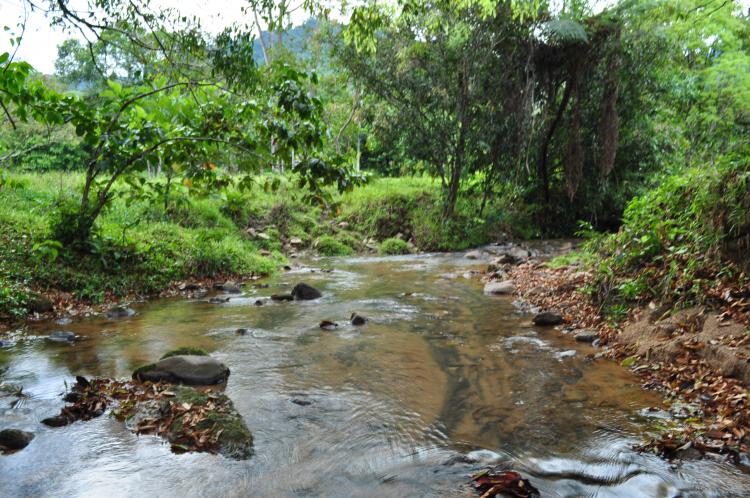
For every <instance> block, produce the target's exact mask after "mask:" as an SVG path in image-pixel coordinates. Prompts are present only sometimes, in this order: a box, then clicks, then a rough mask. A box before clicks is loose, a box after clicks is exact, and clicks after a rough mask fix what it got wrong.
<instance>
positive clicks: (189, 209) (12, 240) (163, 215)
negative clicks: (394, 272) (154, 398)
mask: <svg viewBox="0 0 750 498" xmlns="http://www.w3.org/2000/svg"><path fill="white" fill-rule="evenodd" d="M269 179H270V180H274V179H276V177H259V178H258V179H257V182H256V183H257V187H256V188H253V189H252V190H251V191H249V192H240V191H238V190H234V189H232V188H230V189H228V190H226V191H224V192H222V193H221V194H211V195H206V196H196V195H188V192H187V190H186V189H185V187H184V186H179V185H178V186H174V185H173V186H172V187H171V191H170V194H169V196H168V198H167V199H164V195H163V193H162V194H161V196H160V197H159V196H157V193H158V192H154V193H151V194H147V195H143V194H141V195H139V196H134V195H132V194H133V191H132V187H130V186H128V185H127V184H125V183H122V184H120V185H119V186H118V187H117V191H116V195H115V198H114V200H113V202H112V203H111V206H110V207H109V208H108V210H107V211H106V212H104V213H103V214H102V216H100V218H99V220H98V221H97V226H96V232H95V236H94V237H93V239H92V241H91V242H90V244H89V246H88V250H87V251H85V252H73V251H69V250H67V249H66V248H64V247H62V246H61V245H60V244H59V243H57V242H56V232H55V230H59V229H60V227H59V225H60V223H59V221H58V220H59V216H60V212H63V211H65V209H69V207H70V206H72V205H75V202H76V199H77V193H78V192H80V188H81V184H82V180H83V179H82V177H81V175H79V174H77V173H70V172H50V173H43V174H31V173H16V174H10V175H8V174H6V175H5V180H4V181H3V183H2V184H0V233H2V235H0V237H2V244H0V315H2V316H4V317H5V318H6V319H7V318H22V317H23V316H25V315H26V314H27V313H28V312H29V310H30V309H34V308H35V307H36V306H35V303H36V304H37V305H38V304H39V302H38V301H39V299H38V297H39V296H43V295H49V294H50V293H56V295H62V296H65V297H66V298H67V299H70V300H75V301H80V302H84V303H89V304H99V303H103V302H108V301H114V300H119V299H122V298H124V297H126V296H133V295H138V296H147V295H153V294H156V293H159V292H160V291H162V290H164V289H165V288H167V287H168V286H169V285H170V283H172V282H175V281H181V280H186V279H200V278H224V277H228V276H248V275H252V274H256V275H257V274H271V273H273V272H275V271H277V269H278V268H279V267H280V266H281V265H283V264H284V263H285V261H286V257H285V255H286V254H287V253H289V252H292V251H300V250H307V251H310V252H313V253H317V254H323V255H346V254H354V253H359V252H365V251H369V252H380V253H382V254H392V253H403V252H408V251H415V250H455V249H464V248H467V247H470V246H474V245H478V244H482V243H485V242H488V241H490V240H492V239H493V237H495V236H496V234H497V232H498V230H499V227H500V222H499V217H498V216H496V215H495V214H494V213H495V212H493V211H491V210H489V209H488V213H492V214H489V215H486V216H484V217H479V216H478V215H477V213H478V211H479V209H478V206H476V205H473V204H472V203H471V202H468V201H467V202H464V203H463V204H462V205H460V206H459V209H458V214H457V216H456V218H455V219H454V220H452V221H451V222H449V223H443V222H441V221H440V219H441V218H440V209H441V191H440V184H439V183H438V182H436V181H434V180H432V179H430V178H399V179H392V178H391V179H374V180H371V181H370V182H369V183H368V184H367V185H365V186H363V187H360V188H358V189H356V190H354V191H353V192H349V193H346V194H344V195H342V196H334V203H333V204H332V205H331V206H329V207H327V208H325V209H324V208H321V207H320V206H318V205H310V204H309V203H307V202H305V200H304V195H305V193H304V192H302V191H300V190H299V189H298V188H296V186H295V184H294V183H293V182H291V181H288V180H287V179H285V178H282V177H278V180H279V186H278V188H277V189H276V190H275V191H266V190H265V189H263V188H261V186H262V185H263V184H265V182H266V181H267V180H269ZM162 185H163V182H162ZM407 241H408V243H407ZM42 301H44V300H42Z"/></svg>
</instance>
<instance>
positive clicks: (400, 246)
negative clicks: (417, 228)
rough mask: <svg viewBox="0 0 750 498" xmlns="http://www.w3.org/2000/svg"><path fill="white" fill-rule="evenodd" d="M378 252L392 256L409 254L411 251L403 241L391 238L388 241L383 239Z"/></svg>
mask: <svg viewBox="0 0 750 498" xmlns="http://www.w3.org/2000/svg"><path fill="white" fill-rule="evenodd" d="M378 252H379V253H380V254H383V255H392V254H409V253H410V252H411V251H410V250H409V245H408V244H407V243H406V242H405V241H403V240H401V239H399V238H396V237H392V238H390V239H385V240H384V241H383V242H381V243H380V248H379V249H378Z"/></svg>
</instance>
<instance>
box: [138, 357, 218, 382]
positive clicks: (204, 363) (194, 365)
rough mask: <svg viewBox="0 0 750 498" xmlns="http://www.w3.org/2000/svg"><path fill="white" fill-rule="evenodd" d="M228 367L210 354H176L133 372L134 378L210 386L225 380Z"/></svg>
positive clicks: (142, 380)
mask: <svg viewBox="0 0 750 498" xmlns="http://www.w3.org/2000/svg"><path fill="white" fill-rule="evenodd" d="M227 377H229V369H228V368H227V366H226V365H224V364H223V363H221V362H220V361H218V360H215V359H213V358H211V357H210V356H197V355H177V356H170V357H169V358H165V359H163V360H159V361H158V362H156V363H153V364H151V365H146V366H143V367H140V368H138V369H137V370H136V371H135V372H133V378H134V379H135V380H138V381H141V382H144V381H151V382H160V381H164V382H171V383H174V384H188V385H196V386H210V385H214V384H221V383H224V382H226V380H227Z"/></svg>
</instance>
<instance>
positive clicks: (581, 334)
mask: <svg viewBox="0 0 750 498" xmlns="http://www.w3.org/2000/svg"><path fill="white" fill-rule="evenodd" d="M573 337H575V340H576V341H578V342H594V341H595V340H596V339H598V338H599V334H598V333H597V331H596V330H579V331H578V332H576V333H575V335H574V336H573Z"/></svg>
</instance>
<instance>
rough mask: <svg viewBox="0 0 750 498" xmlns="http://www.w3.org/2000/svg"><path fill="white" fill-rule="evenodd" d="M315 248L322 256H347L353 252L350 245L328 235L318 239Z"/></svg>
mask: <svg viewBox="0 0 750 498" xmlns="http://www.w3.org/2000/svg"><path fill="white" fill-rule="evenodd" d="M316 250H317V251H318V253H319V254H322V255H323V256H349V255H351V254H353V253H354V250H352V248H351V247H349V246H347V245H345V244H343V243H341V242H339V241H338V240H336V239H335V238H333V237H331V236H330V235H323V236H322V237H320V238H319V239H318V244H317V246H316Z"/></svg>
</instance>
